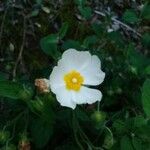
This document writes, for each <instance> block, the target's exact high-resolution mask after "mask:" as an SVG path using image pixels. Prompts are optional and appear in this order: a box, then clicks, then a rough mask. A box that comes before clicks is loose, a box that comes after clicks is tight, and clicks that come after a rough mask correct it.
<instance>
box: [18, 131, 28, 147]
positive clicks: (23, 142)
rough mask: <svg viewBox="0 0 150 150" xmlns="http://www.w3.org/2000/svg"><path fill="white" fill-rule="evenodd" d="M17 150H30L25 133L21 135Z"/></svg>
mask: <svg viewBox="0 0 150 150" xmlns="http://www.w3.org/2000/svg"><path fill="white" fill-rule="evenodd" d="M18 150H31V145H30V141H29V140H28V138H27V136H26V134H25V133H23V134H22V135H21V140H20V141H19V144H18Z"/></svg>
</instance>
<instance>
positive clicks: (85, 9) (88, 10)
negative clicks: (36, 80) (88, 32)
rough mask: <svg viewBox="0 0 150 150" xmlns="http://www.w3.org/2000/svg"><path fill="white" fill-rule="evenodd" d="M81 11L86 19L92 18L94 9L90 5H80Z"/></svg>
mask: <svg viewBox="0 0 150 150" xmlns="http://www.w3.org/2000/svg"><path fill="white" fill-rule="evenodd" d="M79 11H80V13H81V15H82V16H83V17H84V18H85V19H90V18H91V16H92V9H91V8H90V7H79Z"/></svg>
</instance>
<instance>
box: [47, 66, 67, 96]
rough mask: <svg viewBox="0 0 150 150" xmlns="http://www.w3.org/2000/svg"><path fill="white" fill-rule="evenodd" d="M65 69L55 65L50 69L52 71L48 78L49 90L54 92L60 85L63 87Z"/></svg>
mask: <svg viewBox="0 0 150 150" xmlns="http://www.w3.org/2000/svg"><path fill="white" fill-rule="evenodd" d="M64 74H65V71H64V70H63V68H62V67H58V66H55V67H54V68H53V70H52V73H51V75H50V78H49V84H50V88H51V91H52V92H53V93H56V90H57V89H58V88H60V87H65V83H64V80H63V77H64Z"/></svg>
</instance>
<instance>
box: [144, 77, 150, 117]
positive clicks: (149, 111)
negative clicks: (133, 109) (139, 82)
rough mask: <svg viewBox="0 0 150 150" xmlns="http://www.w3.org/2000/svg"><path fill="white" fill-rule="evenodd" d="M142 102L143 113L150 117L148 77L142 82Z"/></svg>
mask: <svg viewBox="0 0 150 150" xmlns="http://www.w3.org/2000/svg"><path fill="white" fill-rule="evenodd" d="M142 103H143V109H144V111H145V114H146V115H147V116H148V117H150V79H147V80H146V81H145V82H144V85H143V88H142Z"/></svg>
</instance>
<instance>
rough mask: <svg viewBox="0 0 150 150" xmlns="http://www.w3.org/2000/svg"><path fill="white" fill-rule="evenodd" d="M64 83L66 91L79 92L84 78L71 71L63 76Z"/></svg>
mask: <svg viewBox="0 0 150 150" xmlns="http://www.w3.org/2000/svg"><path fill="white" fill-rule="evenodd" d="M64 81H65V83H66V89H68V90H74V91H79V90H80V88H81V85H82V84H83V82H84V78H83V76H81V74H80V73H79V72H77V71H75V70H73V71H71V72H69V73H67V74H66V75H65V76H64Z"/></svg>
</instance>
